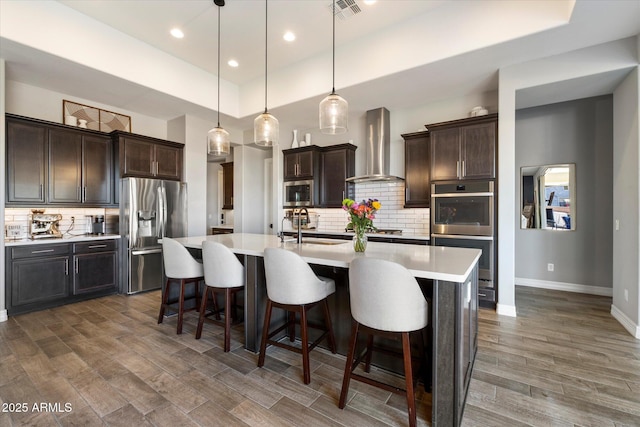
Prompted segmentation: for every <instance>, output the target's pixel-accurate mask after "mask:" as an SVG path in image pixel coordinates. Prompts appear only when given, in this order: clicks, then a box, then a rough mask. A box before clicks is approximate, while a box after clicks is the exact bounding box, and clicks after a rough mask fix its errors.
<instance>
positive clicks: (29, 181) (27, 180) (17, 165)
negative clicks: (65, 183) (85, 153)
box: [6, 118, 47, 203]
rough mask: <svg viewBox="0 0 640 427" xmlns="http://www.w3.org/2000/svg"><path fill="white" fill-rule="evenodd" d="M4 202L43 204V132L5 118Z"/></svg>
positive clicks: (40, 127) (44, 163)
mask: <svg viewBox="0 0 640 427" xmlns="http://www.w3.org/2000/svg"><path fill="white" fill-rule="evenodd" d="M6 123H7V136H6V138H7V203H44V202H45V191H46V189H45V174H46V151H47V129H46V127H44V126H34V125H32V124H29V123H26V122H23V121H20V120H13V119H10V118H7V122H6Z"/></svg>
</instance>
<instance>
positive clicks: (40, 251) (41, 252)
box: [31, 249, 54, 254]
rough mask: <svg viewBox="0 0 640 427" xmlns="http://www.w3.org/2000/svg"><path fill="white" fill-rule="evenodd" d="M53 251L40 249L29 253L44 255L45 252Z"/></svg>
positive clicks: (51, 250)
mask: <svg viewBox="0 0 640 427" xmlns="http://www.w3.org/2000/svg"><path fill="white" fill-rule="evenodd" d="M53 251H54V249H41V250H39V251H31V253H32V254H44V253H46V252H53Z"/></svg>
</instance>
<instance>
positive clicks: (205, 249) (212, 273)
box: [196, 241, 244, 352]
mask: <svg viewBox="0 0 640 427" xmlns="http://www.w3.org/2000/svg"><path fill="white" fill-rule="evenodd" d="M202 264H203V266H204V284H205V285H206V286H205V288H204V295H203V296H202V302H201V304H200V317H199V318H198V327H197V329H196V339H197V340H199V339H200V337H201V336H202V326H203V324H204V320H205V318H208V317H209V316H211V315H215V316H216V320H213V319H208V320H210V321H211V322H213V323H216V324H221V325H223V326H224V351H225V352H228V351H229V350H230V348H231V319H232V318H234V319H235V317H236V316H235V308H236V304H235V301H236V294H237V293H238V292H240V291H242V290H244V266H243V265H242V263H241V262H240V261H239V260H238V258H236V256H235V254H234V253H233V252H231V250H230V249H229V248H227V247H226V246H225V245H223V244H221V243H217V242H209V241H204V242H202ZM217 293H222V294H224V323H221V322H219V320H220V310H218V309H217V305H216V294H217ZM209 296H211V299H212V300H213V311H212V312H211V313H209V314H208V315H207V314H205V312H206V309H207V300H208V299H209ZM232 301H233V304H232Z"/></svg>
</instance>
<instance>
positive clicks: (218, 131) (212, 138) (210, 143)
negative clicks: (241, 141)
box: [207, 126, 231, 156]
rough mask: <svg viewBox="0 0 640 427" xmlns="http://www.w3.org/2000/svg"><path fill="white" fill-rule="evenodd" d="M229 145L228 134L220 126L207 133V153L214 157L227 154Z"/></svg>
mask: <svg viewBox="0 0 640 427" xmlns="http://www.w3.org/2000/svg"><path fill="white" fill-rule="evenodd" d="M230 146H231V144H230V143H229V132H227V131H226V130H224V129H223V128H221V127H220V126H217V127H214V128H213V129H211V130H210V131H209V132H208V133H207V153H209V154H213V155H214V156H223V155H227V154H229V151H230Z"/></svg>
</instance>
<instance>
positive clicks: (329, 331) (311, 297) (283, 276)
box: [258, 248, 336, 384]
mask: <svg viewBox="0 0 640 427" xmlns="http://www.w3.org/2000/svg"><path fill="white" fill-rule="evenodd" d="M264 271H265V275H266V280H267V309H266V312H265V316H264V326H263V329H262V341H261V343H260V356H259V358H258V366H259V367H262V366H264V358H265V352H266V349H267V344H271V345H275V346H278V347H281V348H285V349H287V350H291V351H293V352H296V353H302V371H303V376H304V383H305V384H309V383H310V382H311V372H310V369H309V352H310V351H311V350H313V349H314V348H315V347H316V346H317V345H318V344H319V343H320V342H321V341H322V340H323V339H324V338H328V339H329V348H330V349H331V351H332V352H333V353H334V354H335V352H336V340H335V337H334V335H333V328H332V326H331V315H330V313H329V304H328V303H327V297H328V296H329V295H331V294H333V293H334V292H335V291H336V283H335V281H334V280H333V279H329V278H326V277H321V276H316V274H315V273H314V272H313V270H311V267H310V266H309V264H307V263H306V262H305V260H303V259H302V258H301V257H300V256H299V255H298V254H296V253H294V252H291V251H288V250H285V249H281V248H267V249H265V251H264ZM320 303H321V304H322V306H323V309H324V318H325V321H324V327H322V326H321V325H316V324H312V323H311V322H308V321H307V311H308V310H309V309H310V308H312V307H314V306H316V305H318V304H320ZM274 307H277V308H281V309H283V310H286V311H287V314H288V316H287V321H286V322H285V324H284V325H282V326H280V327H278V328H276V329H275V330H274V331H272V332H269V326H270V324H271V311H272V310H273V308H274ZM296 313H300V338H301V345H300V348H298V347H295V346H292V345H289V344H285V343H283V342H281V341H277V340H273V339H271V338H273V337H274V336H275V335H276V334H278V333H280V332H281V331H283V330H284V329H288V332H289V340H290V341H294V340H295V336H294V334H295V324H296ZM308 328H314V329H320V330H323V333H322V335H320V337H318V338H317V339H316V340H315V341H314V342H313V343H311V344H309V335H308Z"/></svg>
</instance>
